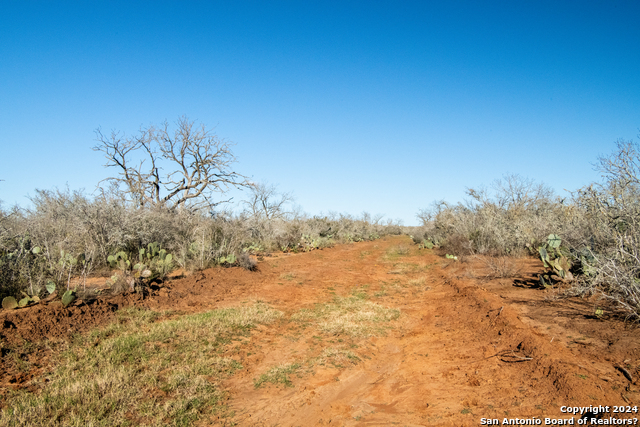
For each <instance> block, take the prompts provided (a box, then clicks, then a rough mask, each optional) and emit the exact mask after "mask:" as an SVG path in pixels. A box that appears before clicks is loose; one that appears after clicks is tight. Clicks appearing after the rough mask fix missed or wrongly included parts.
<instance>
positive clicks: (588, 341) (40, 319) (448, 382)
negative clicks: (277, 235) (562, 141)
mask: <svg viewBox="0 0 640 427" xmlns="http://www.w3.org/2000/svg"><path fill="white" fill-rule="evenodd" d="M398 248H400V251H398ZM407 249H408V253H406V254H403V253H402V252H406V250H407ZM397 252H401V253H400V254H398V253H397ZM487 262H490V261H487V260H483V259H481V258H473V257H467V258H466V259H463V260H460V261H453V260H449V259H445V258H444V257H443V256H441V255H439V254H437V253H435V252H434V251H430V250H418V249H417V247H416V246H415V245H413V244H412V242H411V240H410V239H409V238H408V237H406V236H397V237H389V238H385V239H381V240H378V241H373V242H363V243H356V244H350V245H339V246H336V247H334V248H331V249H324V250H319V251H313V252H310V253H302V254H279V255H277V256H272V257H264V258H262V259H261V261H260V262H259V264H258V271H256V272H249V271H245V270H242V269H240V268H213V269H208V270H205V271H203V272H197V273H194V274H191V275H187V276H186V277H184V278H181V279H174V280H170V281H167V282H166V283H164V284H160V285H157V286H154V288H153V290H152V293H151V295H150V296H147V297H145V298H141V297H140V296H139V295H136V294H131V295H121V296H118V297H104V298H99V299H97V300H93V301H77V302H76V304H75V305H74V306H72V307H70V308H68V309H64V308H62V307H61V306H60V305H57V304H49V305H45V304H40V305H36V306H32V307H28V308H24V309H19V310H14V311H10V312H7V311H2V312H1V313H0V321H2V322H3V328H2V330H1V332H0V339H1V340H2V341H1V343H2V366H1V367H0V388H1V389H2V390H5V391H6V390H7V389H10V388H17V387H28V388H32V387H34V386H33V383H34V381H33V380H34V379H36V378H37V377H38V376H39V375H41V374H42V372H44V371H45V370H46V369H47V368H48V362H47V360H48V357H47V356H48V355H49V354H50V353H51V351H54V350H52V348H55V345H54V343H56V342H60V341H61V340H62V341H64V340H66V339H68V338H69V337H70V336H71V335H72V334H73V333H77V332H83V331H86V330H88V329H90V328H93V327H96V326H99V325H101V324H104V323H106V322H109V321H110V320H111V319H112V318H113V316H114V313H115V312H116V311H117V310H118V309H121V308H123V307H126V306H144V307H148V308H151V309H154V310H166V309H171V310H176V311H178V312H185V313H186V312H196V311H203V310H209V309H213V308H218V307H226V306H237V305H239V304H243V303H247V302H249V301H255V300H260V301H264V302H266V303H268V304H270V305H272V306H273V307H275V308H277V309H278V310H281V311H283V312H284V313H285V315H284V316H283V319H282V320H281V321H279V322H277V323H276V324H273V325H270V326H269V327H266V326H261V327H258V328H256V329H255V330H254V331H253V332H252V334H251V335H250V336H248V337H245V338H243V339H241V340H239V341H237V342H233V343H231V344H230V345H229V346H228V349H227V352H228V354H229V355H230V356H231V357H233V358H235V359H237V360H238V361H239V362H240V363H241V364H242V366H243V369H242V370H240V371H238V372H237V373H236V374H235V375H233V376H232V377H231V378H230V379H228V380H226V381H225V383H224V384H223V386H224V387H225V388H226V389H227V390H228V392H229V400H228V401H227V404H228V405H229V407H230V410H231V412H230V414H231V415H229V414H227V417H226V418H224V419H220V420H215V419H211V420H203V422H202V423H201V425H242V426H244V425H247V426H312V425H331V426H333V425H338V426H359V425H363V426H364V425H402V426H425V425H481V424H482V419H483V418H484V419H488V421H487V420H485V424H488V425H491V424H492V420H495V419H497V420H498V421H499V422H500V423H502V421H503V420H504V419H505V418H507V419H515V418H519V419H522V418H533V417H536V418H540V419H541V420H542V425H545V418H549V419H554V420H558V419H570V418H572V417H573V418H574V422H575V424H578V421H579V420H580V418H581V416H586V417H587V424H586V425H593V424H592V421H593V422H595V420H592V419H596V418H598V419H599V420H601V422H605V421H607V420H608V419H609V417H613V418H616V419H623V418H624V419H630V420H631V424H634V425H636V424H637V421H638V420H640V415H638V413H637V412H629V413H622V414H621V413H616V412H614V410H615V409H617V408H614V407H618V406H624V407H625V410H626V407H627V406H628V407H629V408H630V409H631V410H633V408H634V406H635V405H637V404H638V403H639V401H640V394H639V393H640V387H639V384H638V377H639V376H640V349H639V348H638V344H639V343H640V341H639V338H640V330H639V329H638V328H637V326H636V325H635V324H633V323H630V322H625V321H624V318H621V317H620V316H617V315H616V313H615V311H614V310H613V309H612V308H611V307H606V306H605V315H604V316H602V317H600V318H597V317H596V316H595V315H594V312H595V311H594V308H595V305H596V303H597V304H598V305H599V306H602V304H603V303H602V302H597V301H595V300H587V299H579V298H557V294H558V291H557V290H550V289H541V288H540V287H538V285H537V280H536V278H537V275H538V274H539V273H540V272H541V271H542V270H543V268H542V265H541V263H540V262H538V261H537V260H535V259H520V260H516V261H514V265H513V266H512V267H513V268H515V269H516V270H518V272H517V274H516V276H515V277H507V278H492V277H491V270H490V268H488V265H487ZM358 293H359V294H360V295H366V298H367V301H371V302H374V303H376V304H379V305H381V306H384V307H388V308H396V309H399V310H400V313H401V314H400V317H399V318H398V319H397V320H394V321H391V322H389V323H387V324H385V325H384V326H385V327H386V331H385V332H384V333H381V332H380V333H376V334H375V335H374V336H370V337H351V336H346V335H328V334H326V333H323V332H321V331H319V330H318V328H316V327H314V326H313V325H308V324H304V323H300V322H296V321H292V320H291V319H290V316H291V315H292V314H294V313H296V312H299V310H300V309H302V308H309V309H313V307H314V306H315V304H317V303H325V302H330V301H332V299H333V298H334V297H335V296H348V295H354V294H358ZM24 340H26V341H28V342H31V343H33V347H35V348H36V350H33V349H32V352H31V353H29V354H25V355H23V356H24V358H29V360H30V362H31V363H32V366H33V369H32V370H31V371H30V372H24V371H22V370H20V369H18V368H19V367H18V366H17V365H18V364H19V360H20V357H21V355H20V354H16V353H15V352H16V351H17V350H15V349H16V348H18V346H19V345H20V344H22V343H23V342H24ZM327 348H341V349H348V350H349V351H352V352H353V354H355V355H356V356H357V358H358V359H357V360H351V361H348V362H345V363H333V364H332V363H328V364H325V365H320V364H311V363H309V361H312V360H316V359H317V358H318V357H319V356H320V355H321V354H322V351H323V350H325V349H327ZM290 363H299V364H300V366H301V368H300V369H299V370H298V371H297V373H295V374H292V375H291V376H290V381H291V386H290V387H288V386H286V385H283V384H265V385H263V386H262V387H259V388H256V387H255V381H256V379H257V378H258V377H259V376H260V375H261V374H263V373H265V372H267V371H268V370H269V369H270V368H272V367H274V366H280V365H283V364H290ZM598 405H602V406H608V407H609V408H608V411H607V412H601V413H600V414H597V415H596V414H590V415H585V414H582V415H580V414H578V415H573V414H570V413H564V412H563V411H562V409H563V407H564V406H570V407H588V406H598ZM634 419H635V420H636V421H635V422H634ZM234 423H235V424H234Z"/></svg>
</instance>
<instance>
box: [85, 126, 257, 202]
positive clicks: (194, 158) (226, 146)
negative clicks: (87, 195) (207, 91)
mask: <svg viewBox="0 0 640 427" xmlns="http://www.w3.org/2000/svg"><path fill="white" fill-rule="evenodd" d="M176 126H177V128H176V129H175V130H173V131H170V129H169V124H168V123H167V122H166V121H165V122H164V123H163V124H162V126H161V127H159V128H157V127H155V126H150V127H147V128H141V129H140V131H139V133H138V135H134V136H130V137H127V136H125V135H123V134H122V133H120V132H116V131H112V132H111V134H110V135H104V134H103V133H102V130H101V129H97V130H96V136H97V141H98V144H97V145H96V146H95V147H94V148H93V150H94V151H101V152H102V153H104V156H105V158H106V159H107V163H106V164H105V166H107V167H114V168H116V169H117V170H118V175H117V176H115V177H109V178H107V179H106V180H107V181H110V182H112V183H115V184H116V185H117V188H121V187H122V186H124V187H125V192H126V196H128V197H127V198H129V199H131V200H132V201H133V202H134V203H136V204H137V205H138V206H150V205H151V206H153V205H155V206H162V207H167V208H170V209H176V208H179V207H187V208H189V209H191V210H198V209H202V208H212V207H214V206H216V205H218V204H220V203H224V202H227V201H229V200H231V199H229V200H224V201H217V202H214V201H212V197H213V195H214V194H215V193H220V194H224V193H225V192H226V191H227V190H229V189H230V187H236V188H238V187H243V186H246V185H247V183H246V180H245V177H244V176H242V175H240V174H238V173H237V172H234V171H233V170H232V169H231V165H232V164H233V163H234V162H235V161H236V158H235V156H234V155H233V153H232V152H231V149H230V145H231V144H230V143H228V142H227V141H225V140H221V139H219V138H218V137H217V136H216V135H215V134H214V133H212V132H211V131H210V130H207V129H206V128H205V126H204V124H199V125H196V124H195V122H193V121H190V120H188V119H187V118H186V117H184V116H183V117H181V118H179V119H178V121H177V122H176ZM165 168H166V170H165Z"/></svg>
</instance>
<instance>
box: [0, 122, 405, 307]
mask: <svg viewBox="0 0 640 427" xmlns="http://www.w3.org/2000/svg"><path fill="white" fill-rule="evenodd" d="M96 134H97V141H98V145H97V146H96V147H94V150H95V151H97V152H101V153H103V154H104V156H105V158H106V159H107V163H106V166H108V167H113V168H115V169H116V170H117V171H118V173H117V174H116V175H114V176H113V177H111V178H108V179H107V180H105V181H106V182H104V183H103V184H104V185H103V186H102V187H100V188H99V189H98V190H99V191H97V193H98V194H97V195H96V196H93V197H90V196H88V195H86V194H85V193H83V192H81V191H71V190H68V189H67V190H36V193H35V196H33V197H32V198H31V202H32V205H33V207H31V208H28V209H23V208H18V207H14V208H11V209H6V208H5V209H2V208H0V298H3V297H6V296H16V297H20V295H24V296H25V297H26V296H27V295H28V296H30V297H33V296H36V297H38V296H46V295H47V292H46V287H47V285H48V286H49V287H51V286H53V285H55V286H57V288H58V289H61V288H65V287H66V288H69V286H70V280H71V278H72V277H78V276H80V277H81V278H82V279H85V278H86V277H87V276H89V275H92V274H95V273H106V272H108V271H110V270H114V269H115V270H119V271H120V273H119V275H116V276H114V277H113V278H112V280H111V282H112V284H111V287H112V290H114V291H116V292H117V291H124V290H140V286H138V285H141V284H142V283H143V282H149V281H151V280H153V279H156V278H162V276H164V275H166V273H167V272H168V271H170V270H171V269H173V268H178V267H182V268H184V269H185V270H188V271H193V270H198V269H204V268H207V267H209V266H212V265H216V264H222V265H239V266H242V267H245V268H247V269H249V270H251V269H253V268H255V265H256V264H255V260H254V259H253V258H251V256H250V255H261V254H264V253H267V252H270V251H287V252H288V251H292V252H298V251H310V250H313V249H319V248H323V247H330V246H332V245H333V244H335V243H336V242H357V241H363V240H370V239H377V238H379V237H380V236H383V235H385V234H389V233H392V234H400V233H401V228H400V226H399V225H398V224H396V223H394V222H392V221H387V222H386V223H384V224H383V223H382V222H381V217H379V216H378V217H372V216H370V215H368V214H366V213H365V214H363V215H362V216H361V217H359V218H354V217H352V216H350V215H343V214H330V215H329V216H323V217H317V216H315V217H310V216H307V215H305V214H301V213H296V212H294V211H293V209H291V204H292V203H291V202H292V201H293V198H292V197H291V195H289V194H287V193H280V192H278V191H277V189H276V187H275V186H272V185H268V184H264V183H254V182H250V181H248V180H247V179H246V177H243V176H242V175H240V174H238V173H236V172H234V171H233V169H232V167H231V166H232V164H233V163H234V162H235V158H234V156H233V154H232V152H231V144H229V143H227V142H226V141H223V140H220V139H219V138H218V137H217V136H216V135H214V134H212V133H211V132H210V131H208V130H206V129H205V128H204V126H197V125H196V124H195V123H193V122H190V121H188V120H187V119H186V118H181V119H179V120H178V121H177V123H176V129H175V130H174V131H172V130H171V129H170V126H169V124H167V123H165V124H164V125H163V126H161V127H148V128H143V129H141V130H140V132H139V134H137V135H134V136H125V135H122V134H120V133H117V132H112V133H111V134H109V135H106V136H105V135H103V133H102V132H101V131H100V130H98V131H97V132H96ZM131 165H133V166H131ZM145 165H146V166H145ZM145 167H146V168H147V169H145ZM162 171H166V173H164V174H163V173H162ZM231 187H235V188H242V189H244V190H245V193H246V199H245V200H244V201H243V203H242V204H241V207H242V209H241V210H240V211H238V210H236V211H235V212H233V211H231V210H228V208H226V207H227V206H228V205H226V204H225V203H224V202H225V200H224V199H225V195H226V194H227V190H228V189H229V188H231ZM50 289H51V288H50ZM30 301H31V300H24V303H25V304H26V303H29V302H30Z"/></svg>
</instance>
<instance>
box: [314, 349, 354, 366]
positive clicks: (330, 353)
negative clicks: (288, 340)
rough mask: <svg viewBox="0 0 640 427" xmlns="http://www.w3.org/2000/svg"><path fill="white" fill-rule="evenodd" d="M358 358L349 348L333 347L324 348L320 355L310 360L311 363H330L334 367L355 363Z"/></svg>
mask: <svg viewBox="0 0 640 427" xmlns="http://www.w3.org/2000/svg"><path fill="white" fill-rule="evenodd" d="M358 362H360V358H359V357H358V356H356V354H355V353H354V352H352V351H351V350H344V349H339V348H334V347H329V348H325V349H324V350H323V351H322V354H320V356H318V357H316V358H315V359H313V360H311V361H310V364H312V365H321V366H324V365H332V366H333V367H335V368H343V367H345V366H346V365H356V364H358Z"/></svg>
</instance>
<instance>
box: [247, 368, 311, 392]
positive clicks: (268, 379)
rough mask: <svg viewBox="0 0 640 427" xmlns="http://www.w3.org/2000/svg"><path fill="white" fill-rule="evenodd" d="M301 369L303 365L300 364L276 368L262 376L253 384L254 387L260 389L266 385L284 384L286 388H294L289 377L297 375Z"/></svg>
mask: <svg viewBox="0 0 640 427" xmlns="http://www.w3.org/2000/svg"><path fill="white" fill-rule="evenodd" d="M301 367H302V365H301V364H299V363H290V364H282V365H279V366H274V367H273V368H271V369H269V370H268V371H267V372H266V373H264V374H262V375H260V377H259V378H258V379H257V380H255V381H254V382H253V385H254V387H255V388H260V387H262V386H263V385H264V384H265V383H271V384H284V385H285V386H286V387H293V384H292V383H291V380H290V379H289V375H290V374H294V373H296V372H297V371H298V370H299V369H300V368H301Z"/></svg>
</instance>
